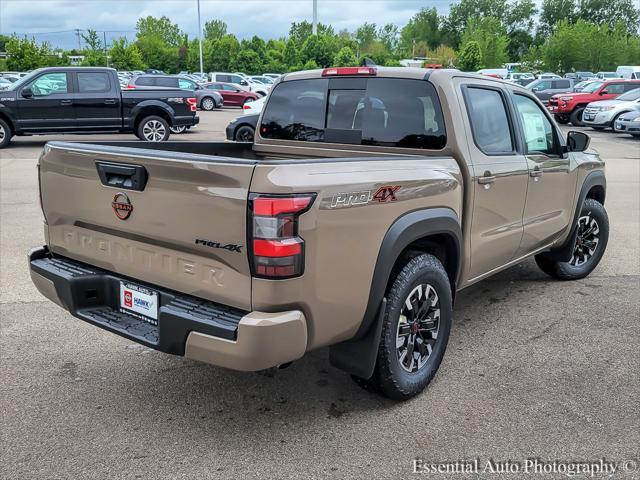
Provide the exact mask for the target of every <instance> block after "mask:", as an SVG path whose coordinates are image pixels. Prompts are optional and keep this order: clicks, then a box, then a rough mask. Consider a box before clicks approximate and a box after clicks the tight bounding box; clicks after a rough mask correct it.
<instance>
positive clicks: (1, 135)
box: [0, 125, 6, 143]
mask: <svg viewBox="0 0 640 480" xmlns="http://www.w3.org/2000/svg"><path fill="white" fill-rule="evenodd" d="M5 135H6V132H5V131H4V127H3V126H2V125H0V143H2V141H3V140H4V137H5Z"/></svg>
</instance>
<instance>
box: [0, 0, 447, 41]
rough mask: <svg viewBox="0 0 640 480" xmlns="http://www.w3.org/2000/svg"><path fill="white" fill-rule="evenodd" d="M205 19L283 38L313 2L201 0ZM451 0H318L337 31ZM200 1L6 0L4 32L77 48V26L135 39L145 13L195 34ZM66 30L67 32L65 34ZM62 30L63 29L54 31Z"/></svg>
mask: <svg viewBox="0 0 640 480" xmlns="http://www.w3.org/2000/svg"><path fill="white" fill-rule="evenodd" d="M200 3H201V13H202V23H203V25H204V22H205V21H207V20H210V19H213V18H217V19H220V20H223V21H225V22H226V23H227V25H228V29H229V32H230V33H234V34H235V35H237V36H238V37H240V38H247V37H251V36H252V35H259V36H261V37H264V38H277V37H282V36H285V35H286V34H287V32H288V31H289V26H290V24H291V22H300V21H302V20H309V21H311V16H312V0H201V2H200ZM449 3H450V0H431V1H425V0H318V19H319V21H320V22H322V23H330V24H332V25H333V26H334V28H335V29H336V30H340V29H343V28H347V29H349V30H354V29H355V28H357V27H358V26H359V25H361V24H362V23H364V22H373V23H377V24H379V25H383V24H385V23H394V24H397V25H398V26H400V27H402V26H403V25H404V24H406V23H407V22H408V21H409V19H410V18H411V17H412V16H413V15H414V14H415V13H416V12H417V11H418V10H419V9H420V8H423V7H432V6H435V7H436V8H437V9H438V10H439V12H440V13H445V12H446V11H447V10H448V5H449ZM196 5H197V4H196V0H0V32H2V33H5V34H10V33H12V32H18V33H21V34H22V33H26V34H29V35H30V36H31V35H35V37H36V39H37V40H39V41H48V42H49V43H51V44H52V45H53V46H61V47H64V48H71V47H73V46H74V45H76V42H77V41H76V37H75V35H74V33H73V32H72V30H73V29H76V28H81V29H86V28H92V29H95V30H99V31H102V30H107V31H112V33H109V34H108V38H109V39H111V38H114V37H118V36H121V35H126V36H128V37H130V38H133V37H134V35H135V33H134V31H135V24H136V21H137V19H138V18H139V17H143V16H147V15H153V16H156V17H160V16H162V15H165V16H167V17H169V18H170V19H171V21H173V22H174V23H177V24H178V25H180V27H181V28H182V30H184V31H185V32H187V33H188V34H189V35H190V36H191V37H193V36H195V35H196V34H197V29H198V23H197V7H196ZM65 31H66V32H65ZM49 32H61V33H49Z"/></svg>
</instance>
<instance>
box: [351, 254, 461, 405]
mask: <svg viewBox="0 0 640 480" xmlns="http://www.w3.org/2000/svg"><path fill="white" fill-rule="evenodd" d="M392 282H393V283H392V285H391V287H390V288H389V290H388V291H387V308H386V310H385V313H384V319H383V325H382V335H381V338H380V345H379V347H378V357H377V360H376V367H375V370H374V374H373V376H372V378H371V379H369V380H363V379H359V378H358V379H356V383H358V384H359V385H360V386H362V387H364V388H367V389H372V390H379V391H380V392H382V393H383V394H384V395H385V396H387V397H389V398H392V399H394V400H407V399H409V398H411V397H413V396H415V395H417V394H419V393H420V392H421V391H422V390H424V388H425V387H426V386H427V385H428V384H429V382H431V379H432V378H433V376H434V375H435V374H436V371H437V370H438V367H439V366H440V362H442V358H443V356H444V352H445V350H446V348H447V342H448V341H449V332H450V330H451V317H452V308H451V285H450V284H449V278H448V277H447V273H446V272H445V270H444V267H443V266H442V264H441V263H440V261H439V260H438V259H437V258H436V257H434V256H433V255H428V254H421V255H418V256H416V257H413V258H412V259H411V260H409V261H408V262H407V263H406V264H405V265H404V266H403V267H402V268H401V269H400V270H399V271H398V273H397V275H396V276H395V278H394V279H393V280H392Z"/></svg>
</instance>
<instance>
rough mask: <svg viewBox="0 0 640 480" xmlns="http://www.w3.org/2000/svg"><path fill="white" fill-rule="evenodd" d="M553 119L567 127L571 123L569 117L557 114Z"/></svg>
mask: <svg viewBox="0 0 640 480" xmlns="http://www.w3.org/2000/svg"><path fill="white" fill-rule="evenodd" d="M553 118H555V120H556V122H558V123H559V124H561V125H566V124H567V123H569V117H568V116H567V115H558V114H555V115H554V116H553Z"/></svg>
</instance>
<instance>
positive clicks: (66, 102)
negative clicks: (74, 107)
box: [60, 100, 73, 105]
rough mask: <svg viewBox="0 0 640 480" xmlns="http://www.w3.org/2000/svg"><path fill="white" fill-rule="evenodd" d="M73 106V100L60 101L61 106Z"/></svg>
mask: <svg viewBox="0 0 640 480" xmlns="http://www.w3.org/2000/svg"><path fill="white" fill-rule="evenodd" d="M71 104H73V101H72V100H60V105H71Z"/></svg>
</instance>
